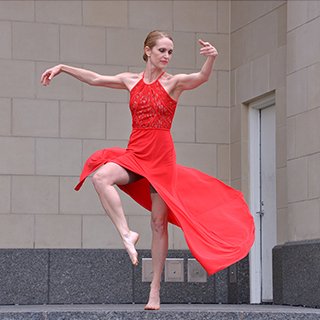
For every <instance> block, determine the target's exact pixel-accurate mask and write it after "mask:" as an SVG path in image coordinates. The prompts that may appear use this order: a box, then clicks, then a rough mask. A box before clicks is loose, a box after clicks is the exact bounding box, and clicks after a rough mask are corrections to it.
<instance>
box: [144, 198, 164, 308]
mask: <svg viewBox="0 0 320 320" xmlns="http://www.w3.org/2000/svg"><path fill="white" fill-rule="evenodd" d="M151 199H152V213H151V229H152V244H151V254H152V265H153V279H152V282H151V285H150V294H149V301H148V304H147V305H146V306H145V310H158V309H160V280H161V274H162V270H163V267H164V263H165V260H166V256H167V252H168V207H167V205H166V204H165V202H164V201H163V200H162V198H161V197H160V196H159V194H158V193H151Z"/></svg>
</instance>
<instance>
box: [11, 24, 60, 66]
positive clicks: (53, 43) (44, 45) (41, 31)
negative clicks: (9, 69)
mask: <svg viewBox="0 0 320 320" xmlns="http://www.w3.org/2000/svg"><path fill="white" fill-rule="evenodd" d="M12 35H13V42H12V49H13V51H12V52H13V54H12V55H13V58H14V59H25V60H46V61H57V60H59V26H57V25H54V24H48V23H43V24H42V23H29V22H13V24H12Z"/></svg>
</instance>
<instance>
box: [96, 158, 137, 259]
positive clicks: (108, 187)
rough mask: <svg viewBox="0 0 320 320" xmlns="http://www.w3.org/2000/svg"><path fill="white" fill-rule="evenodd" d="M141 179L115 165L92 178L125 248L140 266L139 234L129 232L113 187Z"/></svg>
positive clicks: (100, 171)
mask: <svg viewBox="0 0 320 320" xmlns="http://www.w3.org/2000/svg"><path fill="white" fill-rule="evenodd" d="M140 178H141V177H140V176H139V175H137V174H135V173H130V172H129V171H127V170H126V169H124V168H122V167H121V166H119V165H117V164H115V163H107V164H106V165H104V166H103V167H102V168H101V169H100V170H98V171H97V172H96V173H95V174H94V176H93V178H92V182H93V184H94V187H95V189H96V191H97V193H98V195H99V198H100V201H101V204H102V206H103V208H104V210H105V211H106V213H107V214H108V215H109V217H110V218H111V220H112V221H113V223H114V225H115V226H116V228H117V230H118V232H119V234H120V236H121V239H122V242H123V244H124V247H125V249H126V250H127V252H128V254H129V257H130V259H131V261H132V263H133V264H134V265H137V264H138V253H137V251H136V249H135V245H136V243H137V241H138V239H139V234H138V233H136V232H134V231H131V230H129V227H128V223H127V220H126V217H125V215H124V212H123V209H122V205H121V200H120V197H119V194H118V192H117V190H116V189H115V188H114V186H113V185H114V184H119V185H125V184H128V183H131V182H134V181H136V180H139V179H140Z"/></svg>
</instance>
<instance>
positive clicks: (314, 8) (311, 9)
mask: <svg viewBox="0 0 320 320" xmlns="http://www.w3.org/2000/svg"><path fill="white" fill-rule="evenodd" d="M307 3H308V20H309V21H310V20H312V19H314V18H316V17H318V16H320V2H319V1H315V0H308V2H307Z"/></svg>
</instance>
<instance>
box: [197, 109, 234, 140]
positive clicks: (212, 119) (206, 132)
mask: <svg viewBox="0 0 320 320" xmlns="http://www.w3.org/2000/svg"><path fill="white" fill-rule="evenodd" d="M229 129H230V125H229V109H228V108H211V107H197V108H196V141H197V142H206V143H208V142H210V143H229V131H230V130H229Z"/></svg>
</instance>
